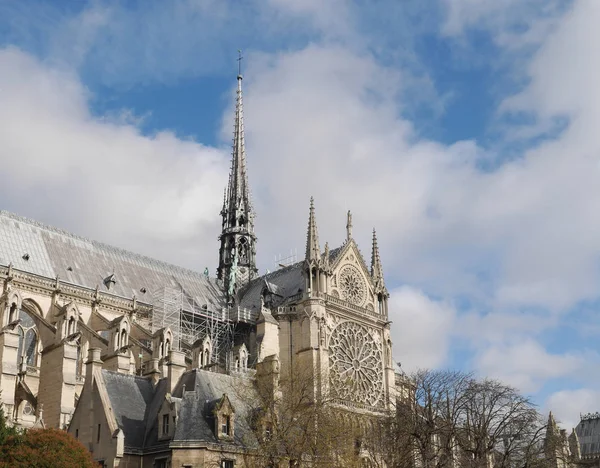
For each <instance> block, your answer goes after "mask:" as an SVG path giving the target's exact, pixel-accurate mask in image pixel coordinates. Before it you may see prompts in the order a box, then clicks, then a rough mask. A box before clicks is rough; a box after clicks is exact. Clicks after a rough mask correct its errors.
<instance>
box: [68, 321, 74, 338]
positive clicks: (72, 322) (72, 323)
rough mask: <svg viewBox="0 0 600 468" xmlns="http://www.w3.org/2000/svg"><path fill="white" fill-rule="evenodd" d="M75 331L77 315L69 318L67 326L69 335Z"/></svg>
mask: <svg viewBox="0 0 600 468" xmlns="http://www.w3.org/2000/svg"><path fill="white" fill-rule="evenodd" d="M73 333H75V317H71V318H70V319H69V325H68V326H67V336H69V335H72V334H73Z"/></svg>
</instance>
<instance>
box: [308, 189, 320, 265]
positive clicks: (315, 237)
mask: <svg viewBox="0 0 600 468" xmlns="http://www.w3.org/2000/svg"><path fill="white" fill-rule="evenodd" d="M320 258H321V248H320V247H319V234H318V233H317V221H316V220H315V201H314V198H313V197H310V209H309V212H308V229H307V233H306V261H307V262H313V261H318V260H319V259H320Z"/></svg>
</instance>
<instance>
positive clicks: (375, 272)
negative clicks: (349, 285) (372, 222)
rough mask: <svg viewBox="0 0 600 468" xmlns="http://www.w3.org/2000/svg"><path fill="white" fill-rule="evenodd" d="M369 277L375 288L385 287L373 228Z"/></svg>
mask: <svg viewBox="0 0 600 468" xmlns="http://www.w3.org/2000/svg"><path fill="white" fill-rule="evenodd" d="M371 276H372V277H373V280H374V281H375V284H376V285H377V286H381V287H385V283H384V281H383V267H382V266H381V257H380V256H379V246H378V245H377V233H376V232H375V228H373V248H372V250H371Z"/></svg>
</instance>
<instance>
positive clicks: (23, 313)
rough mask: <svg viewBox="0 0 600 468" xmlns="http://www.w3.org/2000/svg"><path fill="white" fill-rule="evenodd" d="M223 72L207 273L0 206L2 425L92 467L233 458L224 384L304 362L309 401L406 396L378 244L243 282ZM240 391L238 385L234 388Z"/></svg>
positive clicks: (232, 411)
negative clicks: (212, 262) (221, 163)
mask: <svg viewBox="0 0 600 468" xmlns="http://www.w3.org/2000/svg"><path fill="white" fill-rule="evenodd" d="M241 86H242V78H241V76H240V77H238V90H237V101H236V114H235V133H234V144H233V155H232V164H231V174H230V178H229V184H228V187H227V188H226V191H225V199H224V203H223V210H222V211H221V216H222V220H223V225H222V233H221V235H220V237H219V242H220V248H219V255H218V269H217V278H211V277H210V275H209V274H208V272H204V273H197V272H194V271H189V270H186V269H184V268H179V267H177V266H174V265H169V264H166V263H163V262H159V261H156V260H153V259H151V258H147V257H143V256H140V255H137V254H133V253H131V252H126V251H123V250H120V249H117V248H114V247H110V246H107V245H104V244H101V243H98V242H95V241H92V240H89V239H85V238H81V237H78V236H75V235H72V234H70V233H68V232H65V231H62V230H60V229H56V228H52V227H49V226H45V225H42V224H40V223H38V222H36V221H32V220H29V219H25V218H22V217H19V216H16V215H13V214H10V213H6V212H0V278H1V279H2V283H1V287H2V294H1V296H0V390H1V391H2V393H1V395H0V397H1V399H2V404H3V405H4V410H5V413H6V414H7V416H8V418H9V420H10V422H11V423H12V424H14V425H17V426H21V427H34V426H37V427H43V426H46V427H59V428H64V429H68V430H69V431H70V432H71V433H72V434H74V435H75V437H77V438H78V439H79V440H80V441H82V442H83V443H84V444H85V445H86V446H87V447H88V449H89V450H90V451H91V452H92V454H93V456H94V458H95V459H96V460H98V461H99V462H102V464H103V465H104V466H109V467H113V466H119V467H129V466H136V467H139V466H152V467H161V466H164V467H167V466H173V467H174V466H178V467H179V466H194V467H200V466H224V467H229V466H232V465H231V463H234V464H236V466H240V465H241V464H242V463H243V460H244V457H245V456H247V454H248V452H249V451H251V450H252V449H253V447H256V440H255V435H253V433H252V431H251V430H250V428H249V427H247V423H246V422H244V421H245V420H247V418H246V417H245V416H244V414H245V412H247V411H249V408H250V406H251V405H249V403H248V401H250V400H252V397H251V398H248V395H246V397H245V398H240V397H239V395H238V396H236V395H235V393H236V392H235V389H237V388H239V387H240V386H241V385H249V388H252V386H253V385H255V384H254V382H256V381H261V382H263V383H264V382H266V383H267V384H268V385H269V386H270V387H269V388H271V389H272V391H273V392H275V393H277V392H280V390H279V389H278V385H279V384H278V382H279V379H280V378H286V377H287V376H293V375H294V374H296V373H298V372H299V369H311V372H312V376H311V378H313V380H314V386H313V387H312V394H311V398H312V399H313V400H314V401H317V400H318V399H319V398H322V397H323V395H325V394H327V395H328V396H329V397H330V399H331V404H334V405H338V406H339V408H340V410H343V411H345V412H349V413H353V414H356V415H357V416H358V417H362V416H364V415H368V416H369V417H377V415H382V414H385V413H386V412H387V411H389V410H390V409H391V408H393V405H394V402H395V399H396V398H397V397H398V396H399V395H406V392H407V391H408V390H407V386H406V380H405V379H404V377H403V376H402V375H401V373H399V369H398V367H397V366H396V365H395V364H394V362H393V359H392V344H391V339H390V322H389V320H388V297H389V294H388V292H387V289H386V287H385V282H384V278H383V270H382V266H381V259H380V256H379V248H378V245H377V238H376V236H375V233H373V244H372V246H371V253H372V255H371V262H370V265H368V264H367V263H366V262H365V260H364V258H363V256H362V254H361V252H360V250H359V248H358V246H357V244H356V242H355V241H354V239H353V237H352V217H351V214H350V213H348V222H347V226H346V229H347V236H346V240H345V242H344V243H343V244H342V245H341V246H339V247H337V248H335V249H332V250H330V249H329V246H328V244H325V248H324V250H323V251H321V247H320V244H319V239H318V232H317V220H316V213H315V207H314V203H313V201H312V199H311V204H310V209H309V222H308V230H307V241H306V255H305V259H304V260H303V261H300V262H297V263H295V264H291V265H288V266H283V267H281V268H280V269H278V270H276V271H274V272H272V273H267V274H266V275H263V276H258V273H257V272H258V270H257V268H256V242H257V239H256V236H255V234H254V211H253V208H252V203H251V199H250V192H249V186H248V177H247V172H246V160H245V158H246V155H245V147H244V128H243V111H242V87H241ZM249 391H250V395H251V394H252V391H253V390H249Z"/></svg>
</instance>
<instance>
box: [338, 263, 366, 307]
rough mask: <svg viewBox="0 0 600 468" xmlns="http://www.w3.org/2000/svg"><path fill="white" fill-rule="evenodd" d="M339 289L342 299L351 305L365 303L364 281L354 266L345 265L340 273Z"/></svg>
mask: <svg viewBox="0 0 600 468" xmlns="http://www.w3.org/2000/svg"><path fill="white" fill-rule="evenodd" d="M340 289H341V290H342V296H343V298H344V299H345V300H347V301H348V302H351V303H352V304H356V305H362V303H363V302H364V301H365V296H366V290H367V288H366V286H365V281H364V279H363V277H362V275H361V274H360V271H358V268H356V267H355V266H354V265H346V266H345V267H344V268H343V269H342V271H341V272H340Z"/></svg>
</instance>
